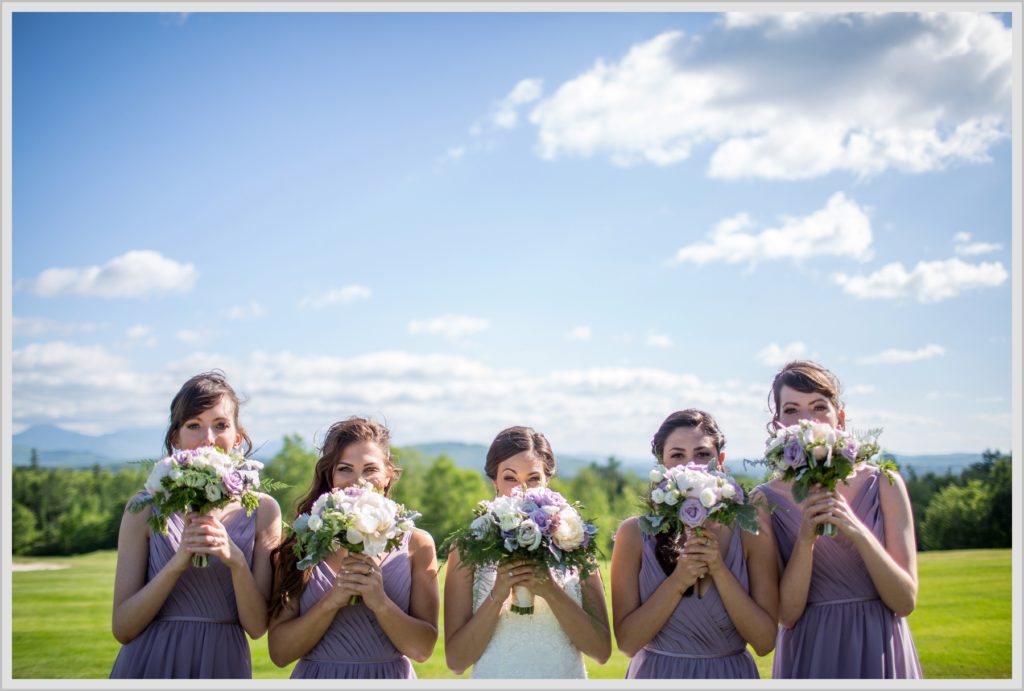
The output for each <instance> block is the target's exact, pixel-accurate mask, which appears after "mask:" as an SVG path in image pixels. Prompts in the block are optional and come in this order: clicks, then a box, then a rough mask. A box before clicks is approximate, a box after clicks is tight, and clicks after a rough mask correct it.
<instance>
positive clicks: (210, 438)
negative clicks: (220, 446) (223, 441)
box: [206, 427, 217, 444]
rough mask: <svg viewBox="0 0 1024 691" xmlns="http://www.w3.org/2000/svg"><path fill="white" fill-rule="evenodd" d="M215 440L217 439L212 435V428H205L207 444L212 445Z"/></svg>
mask: <svg viewBox="0 0 1024 691" xmlns="http://www.w3.org/2000/svg"><path fill="white" fill-rule="evenodd" d="M216 438H217V435H216V434H215V433H214V431H213V428H212V427H207V428H206V441H208V442H209V443H211V444H212V443H213V440H214V439H216Z"/></svg>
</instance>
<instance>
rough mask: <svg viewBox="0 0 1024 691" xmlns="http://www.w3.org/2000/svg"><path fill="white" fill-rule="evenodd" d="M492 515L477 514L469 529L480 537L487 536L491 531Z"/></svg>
mask: <svg viewBox="0 0 1024 691" xmlns="http://www.w3.org/2000/svg"><path fill="white" fill-rule="evenodd" d="M492 525H494V524H493V523H491V517H490V516H488V515H487V514H483V515H481V516H477V517H476V518H474V519H473V522H472V523H470V524H469V529H470V530H472V531H473V534H474V535H475V536H476V537H478V538H483V537H486V536H487V535H488V534H489V533H490V532H491V526H492Z"/></svg>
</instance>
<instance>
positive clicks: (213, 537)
mask: <svg viewBox="0 0 1024 691" xmlns="http://www.w3.org/2000/svg"><path fill="white" fill-rule="evenodd" d="M189 518H190V519H191V520H189ZM186 520H188V527H186V528H185V530H184V531H183V532H182V538H181V541H182V542H183V543H186V546H187V548H188V551H189V552H191V553H192V554H206V555H211V556H215V557H219V558H220V560H221V561H222V562H224V565H225V566H227V567H228V568H230V569H232V570H233V569H236V568H241V567H244V568H246V569H248V568H249V563H248V560H247V559H246V557H245V553H244V552H243V551H242V550H241V548H239V547H238V545H236V544H235V543H234V541H233V540H232V539H231V537H230V536H229V535H228V531H227V528H225V527H224V524H223V523H221V522H220V520H218V519H216V518H214V517H213V516H211V515H209V514H205V513H203V514H189V517H188V518H186Z"/></svg>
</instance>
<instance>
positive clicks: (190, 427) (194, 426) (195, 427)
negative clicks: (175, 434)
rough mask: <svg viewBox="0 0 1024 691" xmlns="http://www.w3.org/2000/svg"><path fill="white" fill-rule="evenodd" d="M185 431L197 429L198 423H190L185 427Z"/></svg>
mask: <svg viewBox="0 0 1024 691" xmlns="http://www.w3.org/2000/svg"><path fill="white" fill-rule="evenodd" d="M185 429H199V423H198V422H190V423H188V424H187V425H185Z"/></svg>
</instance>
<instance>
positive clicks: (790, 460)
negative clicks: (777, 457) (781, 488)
mask: <svg viewBox="0 0 1024 691" xmlns="http://www.w3.org/2000/svg"><path fill="white" fill-rule="evenodd" d="M782 458H783V460H785V461H786V465H788V466H789V467H790V468H799V467H800V466H802V465H806V464H807V457H806V455H805V454H804V447H802V446H800V440H799V439H797V438H796V437H790V438H789V441H787V442H786V446H785V448H783V450H782Z"/></svg>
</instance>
